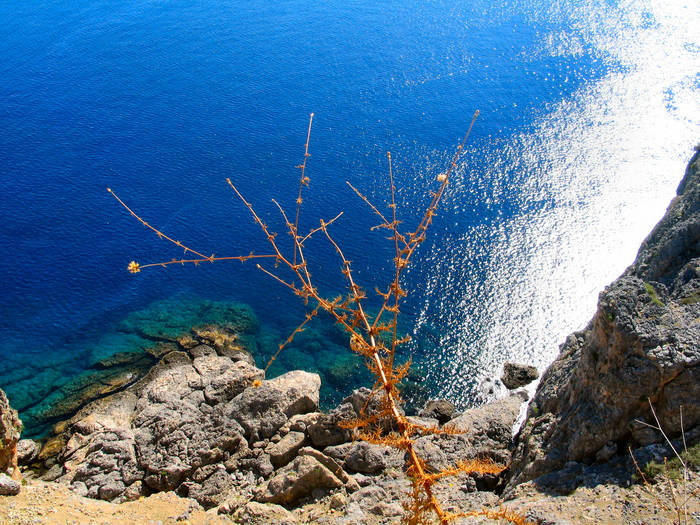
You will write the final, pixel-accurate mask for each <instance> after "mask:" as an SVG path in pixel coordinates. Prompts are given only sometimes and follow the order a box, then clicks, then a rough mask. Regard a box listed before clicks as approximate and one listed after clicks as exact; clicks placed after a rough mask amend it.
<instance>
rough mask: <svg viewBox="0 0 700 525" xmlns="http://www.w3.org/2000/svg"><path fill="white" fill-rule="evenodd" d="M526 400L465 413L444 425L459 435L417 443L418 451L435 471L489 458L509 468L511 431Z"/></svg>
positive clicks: (514, 398) (516, 397)
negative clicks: (477, 459)
mask: <svg viewBox="0 0 700 525" xmlns="http://www.w3.org/2000/svg"><path fill="white" fill-rule="evenodd" d="M524 401H525V398H524V397H523V396H521V395H520V394H517V393H516V394H512V395H510V396H508V397H506V398H503V399H499V400H497V401H494V402H492V403H488V404H486V405H483V406H481V407H478V408H473V409H470V410H466V411H465V412H464V413H462V414H461V415H460V416H458V417H456V418H455V419H452V420H451V421H449V422H448V423H446V424H445V427H452V428H454V429H455V430H459V431H460V433H459V434H454V435H450V434H440V435H429V436H424V437H421V438H419V439H418V440H416V444H415V447H416V450H417V452H418V454H419V455H420V457H421V458H423V459H424V460H425V462H426V464H427V465H428V466H429V468H431V469H434V470H435V471H439V470H443V469H445V468H449V467H452V466H454V465H456V464H457V463H458V462H460V461H465V460H468V459H475V458H489V459H491V460H493V461H495V462H497V463H500V464H503V465H506V464H508V462H509V460H510V450H509V449H510V445H511V436H512V429H513V425H514V423H515V420H516V419H517V417H518V413H519V411H520V405H521V404H522V403H523V402H524Z"/></svg>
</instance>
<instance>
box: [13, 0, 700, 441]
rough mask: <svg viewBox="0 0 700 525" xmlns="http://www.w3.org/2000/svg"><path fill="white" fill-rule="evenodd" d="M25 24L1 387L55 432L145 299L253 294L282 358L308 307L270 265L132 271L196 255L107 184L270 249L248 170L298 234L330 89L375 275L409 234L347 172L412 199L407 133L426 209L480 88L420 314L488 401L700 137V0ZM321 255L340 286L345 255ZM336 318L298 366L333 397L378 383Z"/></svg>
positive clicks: (326, 166)
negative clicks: (74, 393)
mask: <svg viewBox="0 0 700 525" xmlns="http://www.w3.org/2000/svg"><path fill="white" fill-rule="evenodd" d="M0 19H1V20H2V21H3V26H4V28H5V31H4V32H3V33H2V34H0V52H2V55H3V57H4V58H3V61H2V63H1V64H0V101H2V102H0V129H1V130H2V131H1V132H0V166H2V171H0V183H1V184H2V189H3V191H2V193H1V197H0V199H1V202H2V205H1V206H0V243H1V245H2V246H3V248H4V257H2V258H0V278H1V280H2V283H3V292H4V293H3V301H2V303H0V308H1V310H0V329H1V330H2V334H3V337H2V339H1V340H0V356H1V357H2V360H1V361H0V388H3V389H5V390H6V391H7V392H8V395H9V396H10V399H11V401H12V402H13V403H14V404H15V405H16V406H18V407H19V408H20V410H21V412H22V414H23V415H24V417H25V420H26V421H27V422H28V428H27V430H28V432H30V433H31V432H41V431H42V428H41V427H40V426H38V424H37V425H34V423H32V419H31V417H32V415H33V414H35V413H37V412H38V411H39V407H45V406H49V405H51V403H53V402H55V400H56V399H57V398H58V397H60V396H61V395H62V394H61V392H62V391H61V387H63V386H65V384H67V383H69V382H70V381H71V380H72V379H74V378H75V377H77V376H79V375H80V374H82V373H84V372H85V370H86V369H89V367H90V366H91V364H92V363H93V362H94V361H96V360H98V359H100V358H102V357H104V356H106V355H109V354H112V353H115V352H120V351H125V350H126V351H128V350H134V349H139V348H143V347H144V345H146V344H148V341H147V340H144V338H143V337H141V336H140V335H139V334H138V333H136V332H135V331H129V330H128V329H125V328H124V326H125V325H124V322H125V320H126V319H128V318H129V316H130V315H132V316H133V315H134V313H135V312H146V314H144V315H146V316H150V317H152V318H153V321H154V323H155V324H157V323H163V324H164V325H167V324H168V323H170V322H171V321H172V318H176V319H180V318H181V319H183V324H186V323H189V322H190V319H194V318H196V317H197V316H201V315H202V314H201V313H196V314H193V313H192V312H200V311H201V308H200V305H201V304H202V301H222V302H225V303H236V304H237V303H245V304H246V305H248V306H249V307H250V308H252V311H253V312H254V313H255V315H256V317H257V319H258V323H259V326H260V333H259V337H258V340H256V345H259V346H262V350H260V355H259V356H258V358H260V357H262V356H263V355H264V354H265V352H267V351H268V350H266V349H267V348H274V347H275V345H276V344H277V341H279V340H280V339H281V338H284V337H286V334H287V333H288V331H289V330H291V329H292V328H293V327H294V326H296V324H298V322H299V320H300V318H301V317H302V316H303V313H304V307H303V305H300V304H298V303H297V302H296V301H295V298H294V297H291V296H290V295H289V294H287V293H286V291H285V290H284V289H283V288H281V287H280V286H278V285H277V284H276V283H275V282H273V281H271V280H270V279H269V278H268V277H266V276H265V275H264V274H260V273H259V272H256V271H254V268H253V267H252V265H243V266H241V265H237V264H225V265H224V264H215V265H211V266H201V267H198V268H190V267H185V268H170V269H168V270H160V269H158V270H154V271H148V272H142V273H141V274H138V275H135V276H134V275H130V274H128V273H127V272H126V271H125V266H126V264H127V263H128V262H129V261H130V260H132V259H135V260H138V261H140V262H143V263H147V262H152V261H160V260H169V259H171V258H172V257H178V256H179V255H180V252H179V251H178V250H174V249H172V247H170V246H168V245H166V244H164V243H163V242H162V241H158V239H157V238H155V236H154V235H152V234H151V233H149V232H148V231H146V230H145V229H144V228H143V227H141V226H140V225H139V224H138V223H137V222H135V221H134V220H133V219H132V218H130V217H129V216H128V214H126V213H124V211H123V210H122V209H121V208H120V207H119V205H118V204H117V203H115V202H114V201H113V200H111V199H110V197H109V195H108V194H107V192H106V191H105V188H106V187H108V186H109V187H112V188H113V189H114V190H115V191H117V192H118V193H119V195H120V196H121V197H122V198H124V199H125V200H126V201H127V202H128V203H129V204H130V205H131V206H133V207H134V208H135V209H136V210H138V211H139V213H141V214H142V215H143V216H144V217H145V218H146V219H147V220H149V221H150V222H151V223H153V224H154V225H156V226H158V227H159V228H162V229H163V230H164V231H166V232H167V233H168V234H170V235H172V236H174V237H175V238H178V239H180V240H182V241H183V242H186V243H190V244H192V246H193V247H194V248H195V249H198V250H202V251H204V252H206V253H211V252H215V253H217V254H218V255H227V254H240V253H248V252H249V251H250V250H251V249H254V250H261V249H262V248H263V245H264V240H263V239H262V238H261V236H260V235H259V232H258V231H257V230H256V228H255V225H254V224H253V223H252V221H250V220H249V219H248V218H247V217H246V214H245V210H244V209H242V207H241V206H240V205H239V204H238V203H237V202H236V201H235V199H234V198H233V195H232V194H231V192H230V190H229V189H228V188H227V186H226V184H225V179H226V177H231V178H232V179H233V180H235V181H236V183H237V185H239V187H240V188H241V190H242V191H243V192H244V194H245V195H246V196H247V198H248V199H249V200H250V201H251V202H253V203H254V204H255V206H256V209H258V210H259V211H260V213H261V214H262V216H263V217H264V219H265V220H266V221H267V222H268V223H269V224H270V225H271V226H273V227H275V228H278V229H279V228H281V227H282V226H283V224H282V223H281V221H280V220H279V217H278V215H277V214H276V211H275V208H274V207H273V205H272V204H271V203H270V197H273V196H274V197H277V198H279V199H280V202H281V203H282V205H283V206H285V207H287V208H288V209H289V208H290V207H292V206H293V202H294V198H295V195H296V184H297V176H298V173H297V172H296V170H295V169H294V166H295V165H297V164H298V163H299V162H300V161H301V159H302V153H303V143H304V139H305V129H306V123H307V119H308V114H309V113H310V112H311V111H314V112H315V113H316V117H315V121H314V129H313V132H312V140H311V153H312V157H311V158H310V159H309V172H308V173H309V175H310V177H311V185H310V187H309V189H308V193H307V194H306V199H305V206H306V208H305V210H304V213H303V215H302V225H303V227H305V228H310V227H312V225H314V224H317V220H318V218H320V217H325V218H329V217H332V216H335V215H336V213H338V212H339V211H340V210H343V211H344V212H345V215H344V216H343V219H342V220H341V221H338V223H337V224H336V225H335V229H334V232H335V235H336V236H337V238H338V240H339V241H340V242H341V243H342V245H343V246H344V247H347V252H348V256H349V258H350V259H352V260H353V264H354V266H355V267H356V268H357V271H358V277H359V278H360V280H361V282H362V283H363V284H364V285H365V288H367V289H368V290H372V289H373V287H374V284H377V283H381V282H384V281H385V280H386V279H387V278H388V276H390V274H391V269H390V263H389V261H390V259H391V257H392V248H391V244H390V243H388V242H386V241H385V239H384V238H383V235H382V234H381V233H377V232H374V233H372V232H369V228H370V227H371V226H372V225H374V224H375V222H376V221H375V218H374V217H373V216H372V214H371V213H370V212H369V211H368V210H367V208H366V207H364V206H363V205H362V203H361V202H359V201H358V200H357V199H356V198H355V197H353V195H352V193H351V192H350V191H349V190H348V189H347V187H346V185H345V181H346V180H349V181H351V182H352V183H353V184H354V185H356V186H358V187H359V188H361V189H362V190H363V191H366V192H367V194H368V195H369V196H370V197H371V198H372V199H373V201H375V202H376V203H378V205H386V202H387V194H388V192H387V186H386V173H387V166H386V161H385V158H386V157H385V152H386V151H387V150H391V151H392V153H393V156H394V159H395V165H394V168H395V174H396V178H397V185H398V186H399V192H398V204H399V214H400V217H402V218H403V219H404V220H405V221H406V224H407V226H408V225H410V224H411V220H412V219H415V217H416V210H417V209H419V208H420V207H421V206H422V205H424V203H425V202H426V199H427V191H428V189H429V187H430V185H431V184H433V183H434V181H435V178H436V175H437V174H438V173H439V172H441V171H442V170H443V169H444V167H445V166H446V163H447V162H448V159H449V157H450V155H451V152H452V151H453V149H454V147H455V145H456V144H457V142H458V140H459V138H460V137H461V135H462V134H463V132H464V130H465V128H466V125H467V124H468V121H469V119H470V116H471V113H472V112H473V110H474V109H477V108H478V109H480V110H481V112H482V115H481V117H480V120H479V122H478V124H477V126H476V128H475V131H474V134H473V137H472V139H471V140H470V142H469V143H468V150H467V152H466V154H465V155H464V157H463V159H462V162H461V163H460V165H459V168H458V171H457V174H456V177H455V179H454V184H453V185H452V187H451V190H450V193H449V194H448V195H447V198H446V200H445V202H444V203H443V206H442V208H441V212H440V214H439V215H438V217H437V220H436V223H435V224H434V227H433V228H432V230H431V232H430V238H429V241H428V242H427V243H425V245H424V246H423V247H422V248H421V250H422V251H421V252H420V253H419V256H418V258H417V261H416V265H415V266H414V267H412V268H411V269H410V271H409V273H408V275H407V279H406V283H405V284H406V287H407V288H409V289H410V290H411V291H412V293H411V296H410V298H409V301H408V303H407V304H406V307H405V317H404V320H403V323H404V324H403V326H404V327H405V331H407V332H409V333H411V335H412V336H413V342H412V343H411V344H410V345H409V346H408V348H406V350H405V351H406V353H407V354H408V353H411V354H412V355H413V357H414V361H415V370H416V373H417V374H418V377H420V378H422V380H421V381H420V384H421V386H422V387H423V389H424V390H425V392H427V393H429V394H430V395H445V396H449V397H451V398H453V399H454V400H455V401H457V402H458V404H460V405H462V406H466V405H468V404H471V403H475V402H479V401H481V400H483V394H482V393H481V392H480V390H479V388H478V385H479V383H480V382H481V380H482V379H483V378H484V377H486V376H488V375H493V374H495V373H497V371H498V369H499V367H500V366H501V364H502V363H503V361H505V360H507V359H515V360H519V361H526V362H530V363H533V364H535V365H537V366H539V367H540V368H542V367H544V366H545V365H546V364H547V363H548V362H549V361H551V359H552V358H553V357H554V355H556V352H557V345H558V343H559V342H561V341H562V340H563V338H564V336H565V335H566V334H567V333H569V332H571V331H572V330H574V329H576V328H580V327H581V326H582V325H583V324H584V323H585V322H586V321H587V320H588V319H589V318H590V316H591V314H592V312H593V309H594V307H595V300H596V295H597V291H598V290H599V289H600V288H602V286H604V285H605V284H606V283H607V282H609V281H611V280H612V279H613V278H614V277H615V276H616V275H618V274H619V273H620V272H621V271H622V270H623V269H624V267H625V266H626V265H627V264H629V263H630V262H631V261H632V259H633V257H634V253H635V251H636V249H637V247H638V245H639V243H640V242H641V240H642V239H643V238H644V236H645V235H646V233H647V232H648V231H649V230H650V229H651V227H652V225H653V224H654V223H655V222H656V221H657V220H658V219H659V218H660V217H661V215H662V214H663V210H664V209H665V206H666V204H667V203H668V201H669V199H670V198H671V196H672V195H673V192H674V190H675V186H676V184H677V182H678V181H679V180H680V178H681V176H682V173H683V169H684V165H685V162H686V161H687V159H688V158H689V156H690V150H691V148H692V146H693V145H694V144H695V143H696V142H697V139H698V137H700V102H699V101H700V96H699V95H700V79H699V76H698V71H700V39H699V38H698V34H697V30H696V28H697V20H699V19H700V7H699V6H698V5H697V3H694V2H688V3H687V2H683V1H677V0H672V1H668V2H663V3H661V2H653V1H640V0H633V1H630V2H603V1H594V0H590V1H582V0H569V1H554V0H551V1H541V2H518V1H513V2H505V3H501V4H498V5H494V4H492V3H490V2H482V1H476V2H469V3H465V4H457V5H455V4H454V3H449V2H444V1H429V2H402V3H401V4H400V5H395V4H393V3H389V2H371V3H370V2H364V1H357V2H350V3H347V2H345V3H342V4H341V3H337V2H298V1H296V0H290V1H285V2H277V3H274V4H270V5H256V4H249V3H243V2H236V1H231V2H223V3H222V2H218V3H212V2H206V1H205V2H199V3H197V4H191V3H185V2H178V1H173V2H131V3H128V4H124V5H118V6H117V5H115V4H114V3H108V2H105V1H101V0H93V1H78V2H71V3H68V4H66V3H64V2H57V1H48V2H42V3H38V2H33V1H28V2H18V1H15V0H10V1H9V2H5V3H3V5H2V6H0ZM310 249H311V250H312V252H313V256H314V261H315V263H316V268H315V270H314V275H315V276H316V277H317V279H318V284H319V286H320V287H321V289H323V290H324V291H327V292H328V293H329V294H335V293H338V292H339V291H340V290H342V287H343V281H342V278H341V276H340V274H339V272H338V268H339V266H338V262H337V260H336V259H335V256H334V254H333V251H332V250H330V249H328V247H327V246H325V245H324V244H323V243H321V242H319V243H317V244H314V246H313V248H310ZM164 301H165V302H164ZM164 304H166V305H168V306H167V307H163V305H164ZM164 311H165V312H166V314H165V315H161V314H163V312H164ZM311 328H312V330H311V329H310V330H309V332H308V333H307V334H305V335H304V338H300V340H299V342H298V345H297V346H296V347H294V348H290V351H289V352H288V353H285V354H283V356H282V357H281V358H280V362H279V366H280V368H279V369H278V371H281V370H282V369H283V368H284V367H298V366H304V367H307V368H309V369H315V370H319V371H320V372H321V373H322V374H323V377H324V384H326V385H327V386H326V387H325V388H326V390H325V394H324V395H325V396H326V399H327V400H328V402H329V403H330V402H331V401H332V400H333V399H335V398H336V397H337V396H339V395H342V393H344V392H345V391H347V390H349V389H350V388H352V386H354V385H355V384H356V382H363V379H362V377H361V376H357V377H356V376H354V375H353V370H355V369H357V363H356V361H353V360H352V357H351V356H350V355H349V354H348V352H347V351H346V350H344V345H343V341H342V339H341V338H340V337H339V336H338V335H337V333H336V330H335V328H333V327H332V326H328V323H327V322H324V321H323V320H321V321H320V322H319V323H318V324H317V325H316V326H313V327H311ZM348 378H352V379H348ZM346 382H347V384H346ZM426 395H427V394H426Z"/></svg>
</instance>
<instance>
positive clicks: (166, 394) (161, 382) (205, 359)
mask: <svg viewBox="0 0 700 525" xmlns="http://www.w3.org/2000/svg"><path fill="white" fill-rule="evenodd" d="M195 335H196V334H195ZM205 337H206V338H207V339H211V333H210V331H208V332H207V333H206V334H204V336H203V337H202V338H200V339H198V340H197V341H196V342H197V344H195V345H192V344H190V343H191V342H190V341H188V342H187V346H189V348H188V349H181V350H174V351H170V352H167V353H165V354H164V355H162V356H161V358H160V361H159V362H158V364H156V365H155V366H154V367H153V368H151V370H150V371H149V372H148V373H147V374H146V375H145V377H143V378H142V379H141V380H139V381H138V382H137V383H135V384H134V385H132V386H130V387H129V388H127V389H126V390H124V391H122V392H119V393H117V394H114V395H110V396H108V397H105V398H103V399H99V400H96V401H94V402H92V403H90V404H89V405H88V406H86V407H84V408H83V409H81V410H80V411H79V412H78V413H77V414H76V415H75V416H74V417H73V418H71V419H70V420H68V421H67V422H64V423H62V424H59V425H58V426H57V428H56V431H57V435H56V436H54V437H53V438H51V439H49V440H48V441H47V442H46V443H45V445H44V449H46V448H47V447H49V448H51V449H52V450H53V453H51V454H49V453H47V452H45V451H42V452H44V453H43V456H42V454H40V458H42V457H43V458H45V461H46V464H47V465H50V464H53V466H51V468H50V469H49V471H48V472H46V474H45V475H44V478H45V479H53V480H57V481H61V482H65V483H68V484H69V485H70V486H71V487H72V488H73V490H74V491H75V492H77V493H79V494H81V495H86V496H89V497H93V498H99V499H105V500H111V501H115V500H116V501H124V500H131V499H136V498H138V497H139V496H141V495H144V494H149V493H152V492H158V491H165V490H176V491H177V492H178V493H179V494H180V495H183V496H189V497H192V498H194V499H196V500H197V501H199V503H200V504H202V505H203V506H205V507H212V506H215V505H218V504H219V503H221V501H222V500H223V498H224V497H225V495H226V493H227V492H228V491H229V490H230V489H231V488H232V487H233V486H234V485H236V484H238V485H240V484H241V483H243V482H245V483H247V484H251V483H253V482H255V480H257V479H258V477H260V476H262V477H267V476H269V475H270V474H271V473H272V472H273V470H274V467H273V465H272V464H271V463H270V457H271V456H270V454H267V453H265V451H264V445H266V444H267V443H266V442H264V441H263V442H262V443H261V440H268V441H267V442H269V438H272V437H273V436H274V435H275V434H277V432H278V430H279V429H280V428H281V427H282V426H283V425H285V424H286V423H288V421H289V419H290V418H292V417H293V416H295V415H298V414H305V413H308V412H314V411H316V410H318V400H319V389H320V383H321V382H320V378H319V377H318V376H317V375H316V374H310V373H307V372H301V371H295V372H289V373H287V374H284V375H282V376H280V377H277V378H275V379H272V380H264V379H263V377H264V373H263V371H262V370H260V369H258V368H256V367H255V366H254V364H253V359H252V357H251V355H250V354H249V353H248V352H246V351H245V350H244V349H242V348H237V349H236V351H233V350H232V348H231V345H230V344H229V345H222V344H220V345H216V348H214V347H212V346H208V345H205V344H201V343H202V340H207V339H205ZM254 385H255V386H254ZM278 437H279V436H278ZM261 444H262V445H263V446H260V445H261ZM275 457H276V460H279V454H278V455H276V456H275ZM241 473H244V474H245V476H242V474H241ZM237 475H238V477H237Z"/></svg>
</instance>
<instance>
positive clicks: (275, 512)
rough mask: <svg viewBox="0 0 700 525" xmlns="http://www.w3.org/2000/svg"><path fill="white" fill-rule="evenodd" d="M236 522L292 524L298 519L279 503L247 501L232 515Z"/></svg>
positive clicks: (250, 524)
mask: <svg viewBox="0 0 700 525" xmlns="http://www.w3.org/2000/svg"><path fill="white" fill-rule="evenodd" d="M233 517H234V519H235V520H236V523H246V524H248V525H269V524H270V523H284V524H287V523H288V524H289V525H294V524H295V523H299V521H298V520H297V519H296V518H295V517H294V514H292V513H291V512H289V511H288V510H287V509H285V508H284V507H281V506H280V505H275V504H274V503H258V502H257V501H249V502H248V503H246V504H245V506H243V507H241V508H240V509H238V510H237V511H236V513H235V514H234V515H233Z"/></svg>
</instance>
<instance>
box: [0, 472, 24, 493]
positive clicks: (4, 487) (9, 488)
mask: <svg viewBox="0 0 700 525" xmlns="http://www.w3.org/2000/svg"><path fill="white" fill-rule="evenodd" d="M20 490H22V485H20V484H19V482H17V481H15V480H14V479H12V478H11V477H10V476H8V475H7V474H0V496H16V495H17V494H19V492H20Z"/></svg>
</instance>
